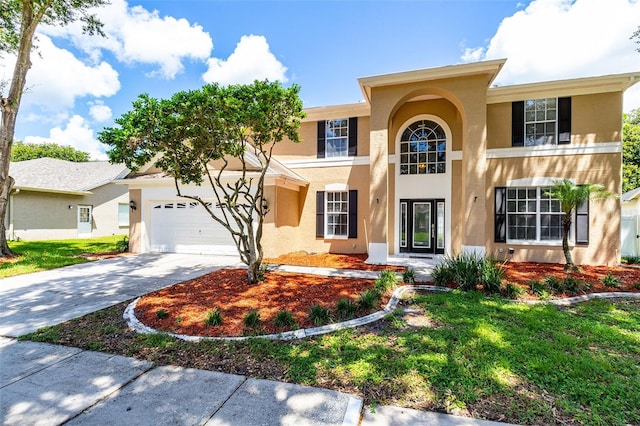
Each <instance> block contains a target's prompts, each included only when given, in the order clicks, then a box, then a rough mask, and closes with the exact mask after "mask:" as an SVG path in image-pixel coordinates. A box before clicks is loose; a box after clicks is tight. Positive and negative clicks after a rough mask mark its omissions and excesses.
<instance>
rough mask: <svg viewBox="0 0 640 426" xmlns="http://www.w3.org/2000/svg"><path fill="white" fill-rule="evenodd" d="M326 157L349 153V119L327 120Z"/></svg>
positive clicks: (343, 155)
mask: <svg viewBox="0 0 640 426" xmlns="http://www.w3.org/2000/svg"><path fill="white" fill-rule="evenodd" d="M325 129H326V135H325V143H326V150H325V153H326V158H330V157H347V156H348V155H349V120H347V119H346V118H344V119H339V120H327V124H326V126H325Z"/></svg>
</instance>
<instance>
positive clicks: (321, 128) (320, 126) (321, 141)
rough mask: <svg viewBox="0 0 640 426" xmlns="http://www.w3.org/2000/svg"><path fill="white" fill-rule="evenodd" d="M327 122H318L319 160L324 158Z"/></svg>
mask: <svg viewBox="0 0 640 426" xmlns="http://www.w3.org/2000/svg"><path fill="white" fill-rule="evenodd" d="M326 125H327V122H326V121H324V120H323V121H318V158H324V157H325V154H324V152H325V151H324V149H325V148H324V142H325V126H326Z"/></svg>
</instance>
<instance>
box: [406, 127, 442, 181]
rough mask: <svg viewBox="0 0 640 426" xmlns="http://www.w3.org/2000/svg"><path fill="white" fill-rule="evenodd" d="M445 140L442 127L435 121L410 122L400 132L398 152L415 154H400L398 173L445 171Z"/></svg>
mask: <svg viewBox="0 0 640 426" xmlns="http://www.w3.org/2000/svg"><path fill="white" fill-rule="evenodd" d="M446 142H447V141H446V135H445V132H444V129H443V128H442V127H441V126H440V125H438V124H437V123H435V122H433V121H430V120H419V121H416V122H414V123H413V124H411V125H410V126H409V127H408V128H407V129H406V130H405V131H404V132H403V133H402V137H401V141H400V152H401V153H404V152H409V153H415V154H414V155H409V156H403V155H401V156H400V174H426V173H445V171H446V167H445V165H444V162H445V161H446V154H445V152H446V146H447V143H446ZM425 153H428V155H425ZM418 154H419V155H418ZM439 163H443V164H442V165H440V164H439Z"/></svg>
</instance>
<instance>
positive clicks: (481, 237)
mask: <svg viewBox="0 0 640 426" xmlns="http://www.w3.org/2000/svg"><path fill="white" fill-rule="evenodd" d="M504 63H505V61H504V60H494V61H485V62H478V63H470V64H463V65H453V66H447V67H441V68H433V69H426V70H417V71H409V72H401V73H396V74H387V75H381V76H374V77H365V78H361V79H359V84H360V87H361V89H362V92H363V94H364V96H365V102H362V103H357V104H349V105H338V106H329V107H322V108H309V109H306V110H305V111H306V113H307V118H306V119H305V120H304V121H303V123H302V125H301V128H300V135H301V138H302V140H303V142H302V143H300V144H293V143H290V142H288V141H283V142H282V143H279V144H278V145H277V146H276V147H275V149H274V158H275V159H277V162H274V164H275V165H274V166H273V167H272V170H270V172H269V174H268V181H267V186H266V197H267V199H268V202H269V214H268V215H267V216H266V221H265V225H264V237H263V245H264V250H265V255H267V256H276V255H279V254H282V253H287V252H293V251H298V250H305V251H308V252H333V253H368V254H369V258H368V260H369V262H372V263H384V262H385V261H386V260H387V257H388V256H432V255H436V254H447V253H448V254H451V253H457V252H461V251H466V252H479V253H495V254H496V255H498V256H501V257H509V258H511V259H513V260H516V261H540V262H562V261H563V259H564V257H563V253H562V248H561V238H562V229H561V211H560V205H559V203H558V201H557V200H554V199H551V198H549V196H548V195H547V192H546V191H545V188H546V187H548V186H549V185H551V183H552V182H553V180H555V179H561V178H569V179H572V180H574V181H575V182H576V183H578V184H580V183H602V184H603V185H604V186H605V187H606V188H607V189H608V190H610V191H612V192H614V193H617V194H620V192H621V164H622V157H621V146H622V143H621V140H622V124H621V123H622V100H623V93H624V91H625V90H626V89H628V88H629V87H630V86H632V85H633V84H635V83H636V82H637V81H638V79H640V73H630V74H621V75H610V76H602V77H590V78H581V79H573V80H564V81H552V82H545V83H534V84H523V85H514V86H504V87H492V82H493V80H494V79H495V77H496V76H497V75H498V73H499V72H500V70H501V68H502V66H503V65H504ZM212 167H215V165H214V164H212ZM157 172H158V170H156V169H154V168H153V164H149V165H148V167H147V168H146V169H145V170H141V171H140V172H139V173H138V174H136V175H132V176H130V177H129V178H128V179H125V180H124V182H126V183H127V184H128V185H129V188H130V198H131V199H132V200H134V201H135V202H136V203H137V205H138V209H137V210H135V211H134V212H133V214H132V217H131V223H132V227H131V236H130V239H131V247H132V249H133V250H135V251H140V252H149V251H183V252H196V253H199V252H203V253H207V252H233V251H234V247H233V245H232V243H231V241H230V238H229V237H228V236H227V235H226V231H225V230H224V229H222V227H221V226H219V225H218V224H216V223H215V222H214V221H213V220H212V219H211V218H210V217H208V216H207V215H206V213H204V209H202V208H201V207H199V206H197V205H196V204H195V203H192V202H190V201H189V200H186V199H180V198H178V197H176V196H175V188H174V183H173V180H172V179H171V178H168V177H167V176H164V175H161V174H158V173H157ZM229 178H230V179H232V176H229ZM184 192H185V193H186V192H189V191H184ZM190 193H192V194H197V195H199V196H201V197H202V198H205V199H206V198H208V199H210V200H211V202H212V203H213V205H215V201H214V199H213V196H212V192H211V190H210V189H207V188H206V187H205V186H203V187H193V188H192V190H191V192H190ZM570 244H571V246H572V251H573V256H574V259H575V261H576V262H577V263H582V264H615V263H617V262H618V259H619V256H620V203H619V202H618V201H617V200H606V201H603V202H598V203H597V204H596V203H595V202H592V203H590V205H588V206H583V208H581V209H580V211H579V212H578V213H577V215H576V217H575V220H574V226H573V229H572V230H571V237H570Z"/></svg>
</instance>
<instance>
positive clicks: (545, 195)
mask: <svg viewBox="0 0 640 426" xmlns="http://www.w3.org/2000/svg"><path fill="white" fill-rule="evenodd" d="M562 215H563V213H562V208H561V205H560V201H559V200H557V199H555V198H551V196H550V195H549V188H546V187H534V188H526V187H525V188H507V240H510V241H560V240H562Z"/></svg>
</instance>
